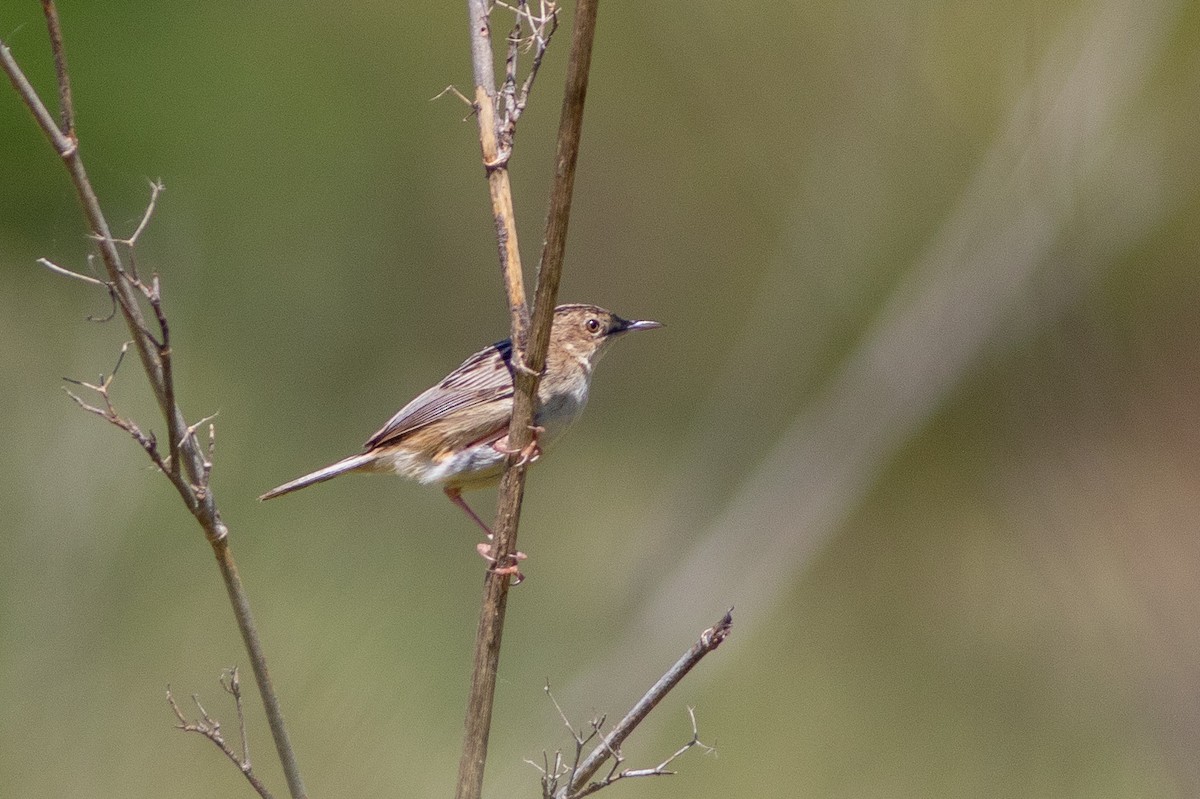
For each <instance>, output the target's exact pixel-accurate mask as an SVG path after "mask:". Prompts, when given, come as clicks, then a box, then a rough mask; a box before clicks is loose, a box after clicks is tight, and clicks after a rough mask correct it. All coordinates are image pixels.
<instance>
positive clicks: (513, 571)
mask: <svg viewBox="0 0 1200 799" xmlns="http://www.w3.org/2000/svg"><path fill="white" fill-rule="evenodd" d="M491 550H492V547H491V544H487V543H484V542H482V541H481V542H480V543H479V544H477V545H476V546H475V551H476V552H478V553H479V557H481V558H483V559H484V560H486V561H487V562H488V563H490V564H491V568H489V569H488V571H490V572H491V573H492V574H507V575H512V578H513V581H512V585H520V584H521V583H522V582H524V580H525V575H524V574H521V569H520V563H521V561H523V560H526V559H528V557H529V556H528V555H526V554H525V553H524V552H514V553H512V554H511V555H509V556H508V557H506V558H504V560H506V561H509V564H508V565H507V566H501V565H500V563H499V561H498V560H497V559H496V558H494V557H492V552H491Z"/></svg>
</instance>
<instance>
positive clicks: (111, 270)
mask: <svg viewBox="0 0 1200 799" xmlns="http://www.w3.org/2000/svg"><path fill="white" fill-rule="evenodd" d="M42 7H43V10H44V12H45V15H46V20H47V25H48V26H49V29H50V45H51V49H52V51H53V55H54V62H55V66H56V69H57V71H58V85H59V102H60V105H61V113H62V119H63V125H62V128H60V127H59V125H58V124H57V123H56V122H55V121H54V118H53V116H52V115H51V114H50V112H49V111H48V110H47V109H46V106H45V104H44V103H43V102H42V100H41V98H40V97H39V96H38V93H37V91H36V90H35V89H34V88H33V86H32V85H31V84H30V83H29V80H28V78H26V76H25V74H24V72H23V71H22V70H21V68H20V66H19V65H18V64H17V62H16V61H15V60H14V59H13V57H12V53H11V51H10V50H9V48H8V46H7V45H6V44H5V43H4V42H3V41H0V69H3V70H4V72H5V74H6V75H7V76H8V78H9V81H10V82H11V83H12V85H13V88H14V89H15V90H16V92H17V94H18V96H19V97H20V98H21V100H22V101H23V102H24V103H25V105H26V106H27V107H28V108H29V110H30V112H31V113H32V114H33V117H34V120H35V121H36V122H37V124H38V126H39V127H40V128H41V129H42V132H43V133H44V134H45V136H46V138H47V139H48V140H49V141H50V144H51V145H52V146H53V147H54V150H55V152H57V153H58V155H59V157H60V158H61V159H62V161H63V165H64V166H65V167H66V169H67V173H68V174H69V175H70V178H71V182H72V184H73V185H74V187H75V191H76V194H77V195H78V198H79V203H80V206H81V208H82V209H83V213H84V216H85V218H86V220H87V225H88V228H89V230H90V233H91V235H92V237H93V238H94V239H95V241H96V244H97V247H98V249H99V251H100V257H101V259H102V261H103V263H104V268H105V271H106V272H107V274H108V286H109V288H110V290H111V292H112V297H113V299H114V301H115V303H116V305H117V307H118V308H119V309H120V311H121V315H122V316H123V317H124V319H125V323H126V325H127V327H128V328H129V331H130V334H131V335H132V337H133V344H134V348H135V350H136V352H137V354H138V358H139V360H140V361H141V363H142V367H143V369H144V370H145V372H146V376H147V378H148V380H149V383H150V387H151V390H152V391H153V392H154V396H155V400H156V401H157V402H158V406H159V409H160V411H161V412H162V415H163V418H164V420H165V421H166V424H167V428H168V430H169V431H170V435H171V437H172V442H171V446H170V449H171V452H170V454H169V456H168V457H169V458H170V470H174V471H175V474H172V472H171V471H169V470H168V469H166V468H164V465H165V464H164V461H163V459H162V457H161V456H159V455H157V446H156V445H155V443H154V439H153V436H145V435H141V431H140V430H138V429H137V427H136V425H133V424H132V423H130V422H128V420H124V419H122V418H121V417H120V416H119V415H118V414H117V413H116V412H115V411H114V410H112V409H111V407H110V405H109V403H107V401H106V407H105V408H103V409H100V408H95V407H94V406H89V405H88V404H87V403H85V402H83V401H82V400H81V399H80V398H78V397H75V398H74V399H75V401H76V402H78V403H79V404H80V405H81V406H83V407H84V408H85V409H87V410H90V411H92V412H94V413H98V414H99V415H101V416H104V417H105V418H109V417H110V416H111V417H112V419H110V421H113V422H114V424H117V423H118V422H117V420H120V421H122V422H125V425H124V429H126V430H127V432H129V433H130V434H131V435H134V437H135V438H136V439H138V442H139V443H140V444H141V445H142V447H143V449H145V450H146V452H147V454H148V455H150V457H151V459H152V460H153V461H154V462H155V465H156V466H158V467H159V468H160V469H162V470H163V471H164V473H165V474H167V476H168V478H170V479H171V482H172V484H173V485H174V486H175V488H176V490H177V491H178V493H179V495H180V498H181V499H182V500H183V502H184V504H185V505H186V506H187V508H188V510H189V511H190V512H191V513H192V515H193V516H194V517H195V519H196V521H197V522H198V523H199V525H200V527H201V529H202V530H203V531H204V535H205V538H206V539H207V540H208V542H209V545H210V546H211V547H212V549H213V554H214V555H215V556H216V558H217V564H218V567H219V569H220V571H221V577H222V579H223V580H224V583H225V588H226V591H227V593H228V595H229V599H230V604H231V605H232V607H233V612H234V617H235V619H236V621H237V625H238V629H239V631H240V632H241V635H242V641H243V643H244V644H245V646H246V651H247V653H248V655H249V658H250V665H251V668H252V669H253V671H254V677H255V682H256V683H257V685H258V690H259V695H260V696H261V698H262V701H263V707H264V709H265V711H266V716H267V722H268V724H269V725H270V728H271V735H272V737H273V739H274V741H275V748H276V751H277V752H278V754H279V759H280V764H281V766H282V768H283V772H284V775H285V777H286V778H287V783H288V790H289V792H290V793H291V795H292V797H293V799H300V797H304V796H306V791H305V788H304V782H303V780H302V778H301V776H300V768H299V765H298V764H297V762H296V756H295V752H294V750H293V748H292V745H291V741H290V739H289V736H288V733H287V727H286V726H285V725H284V721H283V712H282V710H281V709H280V704H279V698H278V696H277V694H276V693H275V689H274V686H273V685H272V684H271V677H270V673H269V671H268V669H267V663H266V657H265V655H264V653H263V647H262V641H261V639H260V637H259V635H258V631H257V629H256V626H255V623H254V617H253V615H252V614H251V612H250V605H249V600H248V598H247V597H246V592H245V588H244V587H243V585H242V582H241V578H240V576H239V575H238V571H237V565H236V563H235V562H234V559H233V553H232V551H231V550H230V546H229V529H228V528H227V527H226V526H225V523H224V522H223V521H222V520H221V514H220V511H219V510H218V508H217V504H216V499H215V498H214V497H213V494H212V492H211V491H210V490H207V488H206V489H205V490H203V491H197V490H196V488H195V487H196V486H205V487H207V484H208V475H209V471H210V470H211V462H210V461H208V460H207V459H206V457H205V453H204V452H203V450H202V448H201V446H200V445H199V442H198V441H197V440H196V437H195V436H194V435H192V436H188V435H185V434H183V431H186V430H187V423H186V421H185V419H184V415H183V411H182V410H181V409H180V408H179V406H178V404H177V403H176V400H175V395H174V385H173V380H172V378H171V362H170V361H171V353H170V349H169V340H168V330H169V329H168V327H167V326H166V324H165V322H166V315H165V312H164V311H163V308H162V305H161V291H160V290H159V287H158V281H157V278H155V280H154V281H153V282H152V284H151V285H150V286H146V285H145V284H144V283H142V282H141V281H140V280H138V279H137V277H136V274H133V275H131V274H130V273H129V272H126V270H125V268H124V265H123V263H122V260H121V256H120V253H119V252H118V251H117V247H116V245H117V241H116V240H114V239H113V236H112V232H111V229H110V227H109V224H108V220H107V219H106V218H105V216H104V212H103V211H102V210H101V208H100V202H99V200H98V198H97V197H96V192H95V190H94V189H93V187H92V184H91V181H90V180H89V179H88V176H87V171H86V170H85V169H84V165H83V159H82V158H81V157H80V154H79V147H78V145H77V142H76V139H75V122H74V110H73V104H72V100H71V92H70V82H69V77H68V73H67V67H66V52H65V48H64V45H63V40H62V32H61V28H60V26H59V24H58V11H57V9H56V7H55V4H54V0H42ZM158 191H159V189H154V188H152V196H151V203H150V205H149V207H148V208H147V211H146V215H145V216H144V217H143V219H144V220H148V219H149V217H150V214H151V213H152V211H153V208H154V201H155V200H156V199H157V195H158ZM143 229H144V225H139V227H138V229H137V230H135V232H134V235H133V236H131V237H130V239H129V240H126V242H124V243H127V244H128V245H129V246H131V247H132V243H131V242H132V241H135V240H136V238H137V237H138V236H139V235H140V234H141V231H142V230H143ZM139 296H144V297H145V298H146V299H148V300H149V301H150V304H151V306H152V308H153V309H154V312H155V316H156V321H157V322H158V325H159V330H160V333H161V339H156V337H155V336H154V335H153V334H151V333H150V331H149V328H148V326H147V324H146V318H145V314H144V313H143V311H142V308H141V305H140V304H139V302H140V300H139ZM103 383H104V381H101V385H103ZM89 388H92V389H93V390H95V389H96V388H97V386H89ZM105 389H106V390H107V386H105ZM118 426H123V425H120V424H118ZM135 431H136V433H135ZM181 466H182V472H180V471H179V470H180V467H181ZM184 475H186V479H184Z"/></svg>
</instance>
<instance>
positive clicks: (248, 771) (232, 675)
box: [167, 666, 273, 799]
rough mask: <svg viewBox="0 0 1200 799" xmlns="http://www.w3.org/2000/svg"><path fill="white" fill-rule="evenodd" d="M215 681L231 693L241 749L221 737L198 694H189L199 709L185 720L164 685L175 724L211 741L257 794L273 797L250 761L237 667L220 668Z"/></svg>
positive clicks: (264, 797)
mask: <svg viewBox="0 0 1200 799" xmlns="http://www.w3.org/2000/svg"><path fill="white" fill-rule="evenodd" d="M219 682H220V683H221V688H223V689H224V690H225V693H227V694H229V695H230V696H232V697H233V702H234V706H235V707H236V708H237V719H238V735H239V738H240V742H241V753H240V754H239V753H237V752H234V751H233V747H231V746H230V745H229V742H228V741H226V740H225V736H224V735H222V734H221V722H220V721H218V720H217V719H215V718H213V717H212V716H211V715H209V713H208V711H207V710H205V709H204V705H202V704H200V697H198V696H197V695H196V694H192V702H194V703H195V705H196V710H197V711H199V713H200V716H199V718H197V719H196V720H195V721H189V720H188V719H187V717H186V716H185V715H184V714H183V710H182V709H180V707H179V703H178V702H176V701H175V695H174V694H172V693H171V686H169V685H168V686H167V703H168V704H169V705H170V706H171V710H172V711H174V713H175V718H177V719H178V720H179V723H178V724H176V725H175V728H176V729H178V730H182V731H183V732H194V733H196V734H198V735H202V736H204V737H205V738H207V739H208V740H209V741H212V743H213V744H214V745H215V746H216V747H217V748H218V749H220V750H221V752H222V753H223V754H224V755H225V757H227V758H229V761H230V762H231V763H233V764H234V765H235V766H237V768H238V771H240V772H242V775H243V776H245V778H246V780H247V781H248V782H249V783H250V785H251V787H253V788H254V790H255V791H256V792H257V793H258V795H259V796H261V797H262V798H263V799H273V797H272V795H271V792H270V791H269V790H268V789H267V786H266V785H264V784H263V782H262V780H261V779H259V777H258V775H257V774H255V773H254V766H253V764H252V763H251V762H250V742H249V740H248V738H247V737H246V717H245V714H244V712H243V710H242V687H241V682H240V680H239V679H238V670H237V667H236V666H234V667H232V668H229V669H226V670H225V671H224V672H222V673H221V677H220V679H219Z"/></svg>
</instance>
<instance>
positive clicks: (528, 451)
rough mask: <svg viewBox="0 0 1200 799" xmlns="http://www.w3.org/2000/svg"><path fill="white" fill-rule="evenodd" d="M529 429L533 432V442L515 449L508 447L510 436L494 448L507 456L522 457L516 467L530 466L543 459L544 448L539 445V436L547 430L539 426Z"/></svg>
mask: <svg viewBox="0 0 1200 799" xmlns="http://www.w3.org/2000/svg"><path fill="white" fill-rule="evenodd" d="M529 429H530V431H532V432H533V440H532V441H530V442H529V443H528V444H526V445H525V446H523V447H521V448H520V449H513V448H511V447H509V446H508V436H505V437H504V438H502V439H500V440H499V441H497V442H496V443H495V444H493V445H492V446H493V447H495V449H496V451H497V452H501V453H503V454H505V455H520V456H521V457H520V458H519V459H518V460H517V464H516V465H517V466H528V465H529V464H531V463H534V462H536V461H537V459H538V458H540V457H542V447H541V445H540V444H538V436H539V435H540V434H542V433H544V432H546V428H544V427H542V426H541V425H537V424H531V425H530V426H529Z"/></svg>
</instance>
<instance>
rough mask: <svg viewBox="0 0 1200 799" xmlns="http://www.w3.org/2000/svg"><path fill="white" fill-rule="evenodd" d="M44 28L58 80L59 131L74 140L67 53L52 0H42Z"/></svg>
mask: <svg viewBox="0 0 1200 799" xmlns="http://www.w3.org/2000/svg"><path fill="white" fill-rule="evenodd" d="M42 13H43V14H45V15H46V28H47V29H48V31H49V34H50V49H51V51H52V52H53V53H54V74H55V75H56V77H57V78H58V110H59V118H60V119H61V120H62V124H61V130H62V132H63V135H65V136H66V137H67V138H68V139H72V140H73V139H74V138H75V103H74V101H72V99H71V78H70V75H69V74H68V73H67V53H66V50H65V49H64V48H63V37H62V26H61V25H59V23H58V9H57V8H55V7H54V2H53V0H42Z"/></svg>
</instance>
